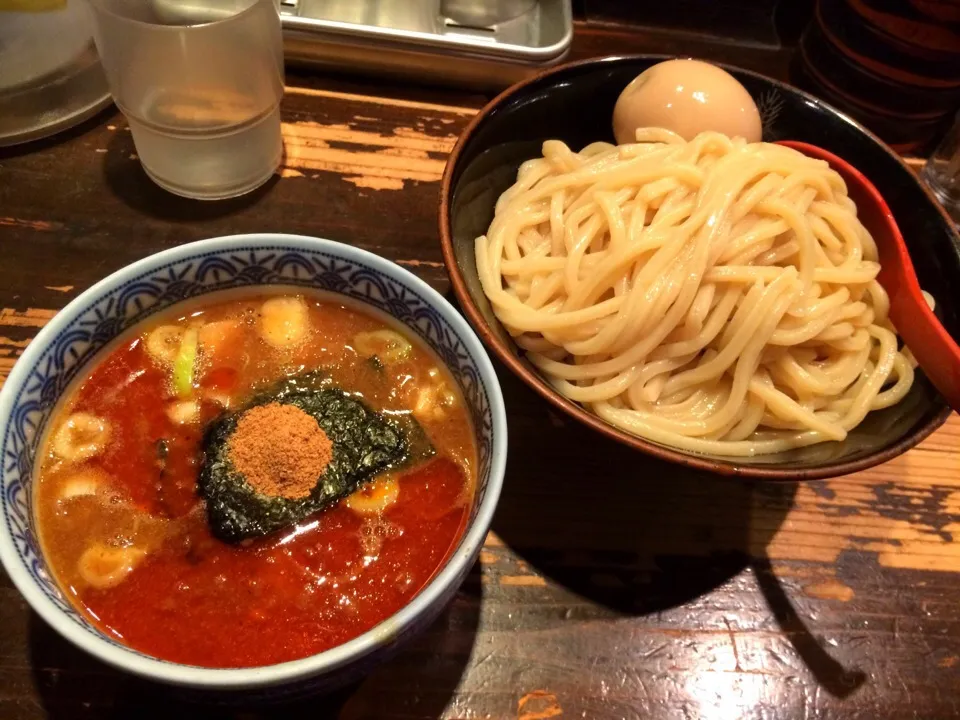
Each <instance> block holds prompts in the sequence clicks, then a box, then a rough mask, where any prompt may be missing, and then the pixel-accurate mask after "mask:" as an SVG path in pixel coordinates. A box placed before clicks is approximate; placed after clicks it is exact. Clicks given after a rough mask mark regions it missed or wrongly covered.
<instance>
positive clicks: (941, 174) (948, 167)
mask: <svg viewBox="0 0 960 720" xmlns="http://www.w3.org/2000/svg"><path fill="white" fill-rule="evenodd" d="M920 177H922V178H923V179H924V180H925V181H926V183H927V185H928V186H929V187H930V189H931V190H932V191H933V194H934V195H936V196H937V199H938V200H939V201H940V204H941V205H943V207H944V208H945V209H946V211H947V212H948V213H950V215H951V216H952V217H953V219H954V220H956V221H957V222H960V113H957V116H956V118H954V121H953V127H952V128H950V129H949V130H948V131H947V134H946V135H944V136H943V139H942V140H941V141H940V144H939V145H938V146H937V149H936V150H934V151H933V154H932V155H931V156H930V159H929V160H927V164H926V165H924V166H923V170H921V171H920Z"/></svg>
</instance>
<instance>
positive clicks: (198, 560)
mask: <svg viewBox="0 0 960 720" xmlns="http://www.w3.org/2000/svg"><path fill="white" fill-rule="evenodd" d="M191 343H193V344H194V345H195V352H194V353H192V354H191V352H190V347H189V346H190V345H191ZM317 368H319V369H323V370H324V371H326V372H328V373H330V375H331V376H332V378H333V380H334V381H335V382H336V384H337V385H338V386H339V387H341V388H342V389H344V390H345V391H347V392H348V393H350V394H351V395H352V396H353V397H358V398H361V399H362V400H363V402H364V403H366V404H367V405H368V406H369V407H370V408H372V409H374V410H376V411H378V412H381V413H382V414H383V415H384V416H390V415H399V414H406V413H409V414H411V415H413V417H415V418H416V419H417V421H418V422H419V424H420V426H421V427H422V428H423V429H424V431H425V432H426V434H427V436H428V438H429V440H430V442H431V443H432V445H433V447H434V448H435V451H436V452H435V454H434V456H433V457H432V458H430V459H428V460H425V461H422V462H420V463H418V464H415V465H413V466H410V467H406V468H404V469H402V470H393V471H388V472H386V473H383V474H381V475H380V476H378V477H376V478H375V479H373V481H372V482H370V483H368V484H366V485H364V486H363V487H362V488H361V489H360V490H358V491H357V492H356V493H354V494H353V495H351V496H350V497H348V498H347V499H346V500H343V501H341V502H339V503H338V504H336V505H334V506H331V507H329V508H327V509H324V510H321V511H319V512H316V513H314V514H313V515H311V516H309V517H307V518H306V519H305V520H303V521H300V522H298V523H296V524H294V525H291V526H288V527H285V528H283V529H281V530H278V531H276V532H273V533H272V534H269V535H267V536H264V537H260V538H256V539H253V540H245V541H243V542H242V543H238V544H230V543H226V542H222V541H221V540H218V539H217V538H216V537H214V535H213V533H212V532H211V528H210V526H209V524H208V518H207V514H206V511H205V506H204V501H203V499H202V498H201V497H200V495H199V494H198V486H197V479H198V472H199V469H200V467H201V465H202V464H203V458H204V455H203V453H204V447H203V440H204V430H205V428H206V427H207V426H208V425H209V423H210V422H211V421H212V420H213V419H214V418H216V417H218V416H219V415H220V414H221V413H223V412H225V411H226V410H225V409H229V408H231V407H236V406H237V405H239V404H242V403H243V402H244V401H245V400H246V399H247V398H249V397H250V396H251V394H252V393H254V392H256V391H257V390H258V389H259V388H262V387H264V386H265V385H266V384H269V383H271V382H274V381H276V380H277V379H280V378H283V377H287V376H294V375H297V374H300V373H302V372H304V371H306V370H311V369H317ZM475 458H476V450H475V443H474V437H473V430H472V427H471V425H470V422H469V419H468V414H467V410H466V407H465V405H464V401H463V398H462V397H461V395H460V393H459V390H458V388H457V386H456V384H455V382H454V381H453V380H452V378H451V377H450V375H449V373H448V371H447V370H446V368H445V367H444V366H443V364H442V363H441V362H440V361H438V360H437V358H436V357H435V356H434V355H433V354H432V353H431V352H430V351H429V350H428V349H427V348H426V347H424V346H423V345H422V344H421V343H420V342H419V341H418V340H416V339H414V338H413V337H411V336H410V334H409V333H407V331H406V330H405V329H404V328H403V327H402V326H399V325H396V324H394V322H393V321H392V320H390V319H387V318H386V317H385V316H380V315H379V314H376V315H374V314H372V313H370V312H369V311H367V310H360V309H359V308H356V307H353V306H345V305H343V304H342V300H341V299H340V298H336V299H334V298H333V297H332V296H328V295H324V294H311V295H308V296H297V295H292V294H281V292H279V291H278V292H277V293H274V294H269V295H267V294H261V295H250V294H245V295H237V294H224V295H216V296H213V297H212V298H208V299H207V300H205V301H204V302H203V303H201V304H195V305H189V306H187V307H186V308H185V309H184V308H178V312H177V314H173V315H171V314H168V315H167V316H166V317H162V318H159V319H155V320H151V321H150V322H149V323H146V324H144V325H143V326H141V327H138V328H136V329H135V331H134V332H133V333H131V334H130V335H128V336H126V337H125V338H122V339H121V342H119V343H118V344H117V345H116V346H115V348H114V349H113V351H112V352H109V353H108V354H107V355H106V356H105V357H104V358H103V359H102V360H101V361H100V362H99V363H97V364H96V365H95V367H94V368H93V370H92V371H91V372H89V373H88V374H87V375H86V376H85V377H84V378H82V379H81V381H80V382H79V383H78V384H77V385H76V386H75V387H74V388H73V389H71V391H70V392H69V393H68V394H67V396H66V399H65V401H64V403H63V405H62V407H61V408H59V409H58V412H57V413H56V414H55V416H54V419H53V421H52V422H51V429H50V433H49V435H48V437H47V438H46V439H45V441H44V445H43V454H42V457H41V460H40V471H39V482H38V485H37V491H36V495H35V512H36V514H37V518H38V527H39V534H40V540H41V544H42V546H43V550H44V554H45V557H46V559H47V561H48V564H49V566H50V568H51V569H52V571H53V574H54V575H55V577H56V579H57V581H58V582H59V584H60V586H61V588H62V589H63V590H64V592H65V594H66V595H67V597H68V598H70V600H71V601H72V602H73V603H74V604H75V605H76V606H77V607H78V608H79V609H80V610H81V611H82V612H83V613H84V614H85V615H86V616H87V617H88V618H90V619H91V620H92V622H94V623H95V624H96V625H97V626H98V627H99V628H100V629H101V630H102V631H103V632H105V633H107V634H108V635H111V636H113V637H114V638H116V639H118V640H119V641H120V642H123V643H125V644H126V645H128V646H130V647H132V648H134V649H136V650H139V651H141V652H144V653H146V654H149V655H152V656H155V657H158V658H161V659H163V660H169V661H172V662H178V663H185V664H190V665H199V666H204V667H215V668H230V667H252V666H260V665H269V664H274V663H279V662H285V661H289V660H296V659H300V658H303V657H307V656H309V655H313V654H315V653H318V652H321V651H323V650H327V649H329V648H332V647H334V646H336V645H340V644H342V643H344V642H346V641H348V640H351V639H352V638H355V637H357V636H358V635H360V634H362V633H363V632H365V631H367V630H369V629H371V628H373V627H374V626H375V625H377V624H378V623H380V622H382V621H383V620H385V619H386V618H388V617H389V616H390V615H392V614H394V613H396V612H397V611H398V610H400V609H401V608H402V607H403V606H404V605H406V604H407V603H408V602H409V601H410V600H411V599H412V598H413V597H414V596H415V595H416V594H417V593H418V592H419V591H420V590H421V589H422V588H423V587H424V585H425V584H427V583H428V582H429V581H430V579H431V578H432V577H433V576H434V575H435V574H436V573H437V572H438V570H439V569H440V568H441V567H442V565H443V564H444V562H445V560H446V558H447V557H448V556H449V554H450V553H451V551H452V550H453V548H454V547H455V545H456V543H457V542H458V541H459V539H460V536H461V534H462V533H463V531H464V528H465V525H466V521H467V517H468V514H469V509H470V505H471V501H472V498H473V489H474V482H475V478H474V472H475V466H476V460H475Z"/></svg>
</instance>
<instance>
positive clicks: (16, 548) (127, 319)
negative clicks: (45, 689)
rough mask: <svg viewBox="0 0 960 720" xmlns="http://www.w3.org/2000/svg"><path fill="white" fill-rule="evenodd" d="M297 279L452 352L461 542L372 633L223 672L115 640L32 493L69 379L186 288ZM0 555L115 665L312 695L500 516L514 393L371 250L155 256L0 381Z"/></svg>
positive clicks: (419, 623) (218, 246)
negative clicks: (88, 604)
mask: <svg viewBox="0 0 960 720" xmlns="http://www.w3.org/2000/svg"><path fill="white" fill-rule="evenodd" d="M262 285H295V286H302V287H305V288H316V289H322V290H327V291H332V292H334V293H338V294H340V295H344V296H346V297H349V298H352V299H354V300H358V301H360V302H362V303H367V304H369V305H371V306H372V307H374V308H377V309H379V310H381V311H384V312H386V313H387V314H389V315H391V316H393V317H394V318H396V319H398V320H399V321H400V322H402V323H403V324H404V325H406V326H407V327H408V328H409V329H410V330H411V331H412V332H414V333H416V334H417V335H418V336H419V337H420V338H421V339H422V340H423V341H424V342H426V343H427V344H428V345H429V346H430V347H432V348H433V349H434V350H435V351H436V352H437V353H438V354H439V355H440V357H442V358H443V360H444V361H445V362H446V364H447V366H448V367H449V368H450V370H451V372H452V373H453V375H454V377H455V378H456V380H457V382H458V383H459V385H460V388H461V390H462V391H463V395H464V397H465V398H466V401H467V403H468V405H469V409H470V413H471V416H472V419H473V423H474V426H475V429H476V438H477V445H478V450H479V473H478V484H477V493H476V497H475V499H474V503H473V507H472V509H471V514H470V521H469V525H468V527H467V530H466V532H465V533H464V535H463V538H462V540H461V541H460V545H459V547H457V549H456V551H455V552H454V553H452V554H451V556H450V558H449V559H448V561H447V563H446V565H445V566H444V567H443V568H442V569H441V571H440V572H439V573H438V574H437V576H436V577H435V578H434V579H433V580H432V581H431V582H430V583H429V584H428V585H427V586H426V587H425V588H424V589H423V590H422V591H421V592H420V594H419V595H417V596H416V597H415V598H414V599H413V600H412V601H411V602H410V604H409V605H407V606H406V607H404V608H403V609H401V610H400V611H399V612H398V613H396V614H395V615H393V616H392V617H390V618H388V619H387V620H386V621H384V622H383V623H381V624H380V625H378V626H376V627H375V628H373V629H372V630H370V631H369V632H366V633H364V634H363V635H361V636H360V637H358V638H355V639H354V640H351V641H350V642H347V643H345V644H343V645H340V646H339V647H336V648H333V649H331V650H328V651H326V652H323V653H320V654H318V655H314V656H311V657H308V658H305V659H303V660H297V661H293V662H287V663H282V664H278V665H270V666H266V667H260V668H252V669H228V670H216V669H209V668H200V667H192V666H187V665H180V664H177V663H171V662H166V661H162V660H158V659H156V658H153V657H150V656H147V655H144V654H142V653H139V652H136V651H134V650H131V649H129V648H127V647H125V646H123V645H120V644H119V643H117V642H115V641H114V640H112V639H110V638H108V637H107V636H105V635H104V634H102V633H101V632H100V631H99V630H97V629H96V628H95V627H94V626H93V625H91V624H90V623H89V622H87V620H86V619H85V618H84V617H83V616H82V615H80V614H79V613H78V612H77V611H76V610H75V609H74V608H73V607H72V606H71V605H70V603H69V602H67V601H66V599H65V598H64V597H63V595H62V593H61V592H60V590H59V589H58V587H57V586H56V584H55V583H54V582H53V580H52V579H51V576H50V573H49V571H48V570H47V567H46V564H45V562H44V559H43V556H42V555H41V553H40V550H39V545H38V542H37V533H36V525H35V519H34V513H33V507H32V503H31V497H32V483H33V468H34V463H35V458H36V456H37V446H38V444H39V441H40V439H41V437H42V436H43V432H44V428H45V426H46V425H47V423H48V422H49V420H50V416H51V414H52V411H53V409H54V407H55V405H56V403H57V401H58V400H59V398H60V397H61V395H62V394H63V392H64V390H65V389H66V388H67V387H68V386H69V385H70V382H71V381H72V380H73V379H74V378H75V377H77V375H78V374H80V373H83V372H85V371H87V370H89V369H90V367H91V364H92V362H94V361H95V360H97V358H98V353H99V351H100V350H102V349H103V348H104V346H106V345H108V344H109V343H110V342H111V341H112V340H113V339H114V338H116V337H117V336H118V335H119V334H121V333H122V332H124V331H125V330H126V329H127V328H129V327H131V326H132V325H134V324H135V323H137V322H139V321H141V320H143V319H144V318H146V317H148V316H150V315H152V314H153V313H156V312H158V311H161V310H164V309H166V308H168V307H170V306H171V305H174V304H175V303H178V302H180V301H182V300H185V299H187V298H195V297H198V296H201V295H206V294H208V293H212V292H216V291H218V290H225V289H228V288H238V287H250V286H262ZM0 443H2V464H0V488H2V490H3V494H2V498H0V502H2V513H3V525H2V528H0V559H2V561H3V565H4V567H5V568H6V570H7V573H8V574H9V575H10V577H11V579H12V580H13V582H14V583H15V584H16V586H17V588H18V589H19V590H20V592H21V593H23V596H24V597H25V598H26V599H27V601H28V602H29V603H30V605H31V606H33V608H34V610H36V611H37V613H39V614H40V616H41V617H42V618H43V619H44V620H46V621H47V622H48V623H49V624H50V625H52V626H53V627H54V629H56V630H57V631H58V632H59V633H60V634H61V635H63V636H64V637H65V638H66V639H67V640H69V641H71V642H73V643H74V644H76V645H78V646H79V647H81V648H83V649H84V650H86V651H87V652H89V653H91V654H92V655H94V656H96V657H97V658H99V659H101V660H103V661H105V662H107V663H110V664H111V665H114V666H116V667H118V668H121V669H123V670H127V671H129V672H132V673H135V674H137V675H141V676H144V677H147V678H150V679H153V680H157V681H161V682H165V683H171V684H174V685H180V686H185V687H189V688H196V689H207V690H228V689H231V690H244V691H246V692H245V693H244V694H245V696H249V695H250V694H251V692H252V693H257V692H260V693H266V694H267V695H268V696H274V695H275V694H277V693H278V692H279V693H280V694H283V693H285V692H296V693H299V692H302V691H303V690H304V689H305V688H308V689H310V690H315V689H322V688H324V687H329V686H333V685H337V684H340V683H342V682H344V681H347V680H349V679H352V678H354V677H358V676H360V675H362V674H364V673H365V672H366V671H367V670H368V669H369V668H370V667H371V666H372V665H374V664H375V663H376V662H378V661H379V660H381V659H383V657H385V656H386V655H387V654H388V652H389V651H390V650H391V649H393V648H395V647H396V646H397V645H398V644H399V643H400V642H401V641H402V640H404V639H405V638H406V637H408V636H410V635H412V634H414V633H415V632H416V631H418V630H420V629H422V628H423V627H425V626H426V625H427V624H428V623H429V622H430V621H431V620H432V619H433V618H434V617H435V616H436V615H437V614H439V612H440V611H441V610H442V609H443V607H444V606H445V605H446V603H447V602H448V601H449V600H450V599H451V598H452V597H453V595H454V593H456V591H457V588H458V587H459V586H460V583H461V582H462V581H463V579H464V577H465V576H466V575H467V573H468V572H469V570H470V568H471V567H472V565H473V563H474V561H475V560H476V557H477V554H478V553H479V551H480V547H481V545H482V543H483V539H484V536H485V535H486V533H487V529H488V528H489V526H490V521H491V518H492V517H493V511H494V508H495V506H496V504H497V499H498V497H499V495H500V487H501V484H502V482H503V473H504V467H505V463H506V455H507V426H506V416H505V413H504V406H503V397H502V395H501V393H500V385H499V383H498V382H497V377H496V374H495V372H494V369H493V366H492V365H491V363H490V360H489V358H488V357H487V354H486V352H485V351H484V349H483V347H482V345H481V344H480V341H479V340H478V339H477V337H476V335H474V333H473V330H471V329H470V327H469V326H468V325H467V323H466V322H465V321H464V319H463V318H462V317H461V316H460V315H459V314H458V313H457V311H456V310H454V308H453V307H452V306H451V305H450V303H448V302H447V301H446V300H445V299H444V298H443V297H441V296H440V294H439V293H437V292H436V291H435V290H433V289H432V288H430V287H429V286H428V285H427V284H426V283H424V282H423V281H422V280H420V279H419V278H417V277H416V276H414V275H413V274H411V273H410V272H408V271H406V270H404V269H403V268H401V267H399V266H397V265H395V264H394V263H392V262H390V261H388V260H384V259H383V258H381V257H378V256H376V255H373V254H371V253H369V252H366V251H365V250H360V249H357V248H354V247H350V246H347V245H343V244H340V243H336V242H333V241H330V240H319V239H316V238H310V237H302V236H293V235H236V236H232V237H223V238H215V239H212V240H203V241H201V242H196V243H191V244H188V245H182V246H180V247H177V248H174V249H171V250H166V251H164V252H161V253H158V254H156V255H152V256H150V257H148V258H145V259H144V260H141V261H139V262H136V263H134V264H132V265H129V266H127V267H126V268H124V269H122V270H120V271H118V272H116V273H114V274H113V275H111V276H109V277H108V278H106V279H105V280H102V281H100V282H99V283H97V284H96V285H94V286H93V287H92V288H90V289H89V290H87V291H86V292H85V293H83V294H82V295H80V296H79V297H78V298H77V299H76V300H74V301H73V302H71V303H70V304H69V305H67V307H66V308H64V309H63V310H62V311H61V312H60V313H58V314H57V315H56V317H54V318H53V320H51V321H50V322H49V323H48V324H47V326H46V327H44V328H43V329H42V330H41V331H40V333H39V334H38V335H37V337H36V339H35V340H33V342H31V343H30V345H29V346H28V347H27V349H26V351H25V352H24V353H23V356H22V357H21V358H20V360H19V362H17V364H16V366H15V367H14V368H13V371H12V372H11V373H10V377H9V378H8V380H7V382H6V384H5V385H4V387H3V390H2V392H0Z"/></svg>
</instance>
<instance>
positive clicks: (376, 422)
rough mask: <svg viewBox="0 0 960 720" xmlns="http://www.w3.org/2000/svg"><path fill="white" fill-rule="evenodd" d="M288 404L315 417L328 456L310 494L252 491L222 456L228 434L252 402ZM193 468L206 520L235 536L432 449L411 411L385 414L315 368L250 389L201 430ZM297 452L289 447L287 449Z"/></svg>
mask: <svg viewBox="0 0 960 720" xmlns="http://www.w3.org/2000/svg"><path fill="white" fill-rule="evenodd" d="M271 402H279V403H281V404H285V405H294V406H296V407H298V408H300V409H301V410H303V411H304V412H306V413H308V414H309V415H312V416H313V417H314V418H316V420H317V423H318V424H319V425H320V427H321V428H322V429H323V431H324V432H325V433H326V434H327V437H329V438H330V440H331V441H332V442H333V459H332V460H331V461H330V464H329V465H327V467H326V469H325V470H324V472H323V474H322V475H321V476H320V477H319V478H317V484H316V485H315V486H314V488H313V490H312V491H311V493H310V495H308V496H307V497H305V498H297V499H290V498H284V497H274V496H269V495H264V494H262V493H259V492H257V491H256V490H255V489H254V488H253V487H252V486H251V485H250V484H249V483H247V481H246V480H245V479H244V477H243V475H242V474H241V473H239V472H238V471H237V470H236V469H235V468H234V466H233V463H232V462H231V461H230V459H229V452H228V448H229V440H230V436H231V435H232V434H233V431H234V430H235V429H236V427H237V422H238V421H239V419H240V416H241V415H243V413H244V412H246V411H247V410H249V409H250V408H252V407H255V406H257V405H266V404H268V403H271ZM204 450H205V457H204V462H203V467H202V469H201V471H200V478H199V490H200V495H201V496H202V497H204V498H205V499H206V504H207V520H208V522H209V524H210V529H211V531H212V532H213V534H214V535H215V536H216V537H218V538H219V539H221V540H223V541H225V542H228V543H236V542H239V541H241V540H244V539H247V538H254V537H260V536H263V535H267V534H269V533H272V532H274V531H276V530H279V529H281V528H284V527H288V526H291V525H294V524H295V523H297V522H299V521H300V520H303V519H304V518H306V517H307V516H309V515H312V514H313V513H315V512H317V511H318V510H322V509H323V508H325V507H328V506H330V505H332V504H333V503H335V502H337V501H338V500H340V499H341V498H344V497H346V496H347V495H349V494H351V493H352V492H354V491H355V490H356V489H357V488H359V487H360V485H361V484H363V483H364V482H366V481H368V480H370V479H372V478H373V477H374V476H375V475H377V474H379V473H381V472H383V471H384V470H387V469H390V468H396V467H400V466H403V465H406V464H411V463H414V462H418V461H420V460H423V459H426V458H428V457H430V456H432V455H433V454H434V449H433V446H432V444H431V443H430V440H429V438H427V436H426V433H425V432H424V431H423V428H422V427H421V426H420V424H419V423H418V422H417V421H416V420H415V419H414V418H413V417H412V416H410V415H408V414H407V415H397V416H395V417H390V418H387V417H385V416H384V415H383V414H381V413H378V412H376V411H374V410H372V409H370V408H369V407H367V405H365V404H364V403H363V402H362V401H360V400H359V399H357V398H355V397H351V396H350V395H348V394H347V393H346V392H344V391H343V390H341V389H340V388H338V387H336V386H335V385H334V384H333V382H332V380H331V379H330V377H329V376H328V375H326V374H325V373H323V372H322V371H314V372H309V373H305V374H303V375H298V376H295V377H291V378H287V379H285V380H282V381H280V382H278V383H277V384H275V385H274V386H272V387H271V388H269V389H268V390H266V391H264V392H262V393H259V394H257V395H256V396H254V398H253V399H252V400H251V401H250V402H248V403H246V404H245V405H244V406H243V407H241V408H239V409H238V410H236V411H235V412H232V413H229V414H226V415H222V416H221V417H219V418H218V419H217V420H215V421H214V422H213V423H212V424H211V426H210V427H209V428H208V429H207V432H206V435H205V438H204ZM291 452H296V448H291Z"/></svg>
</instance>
